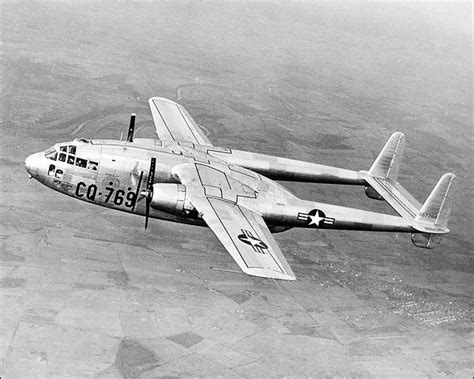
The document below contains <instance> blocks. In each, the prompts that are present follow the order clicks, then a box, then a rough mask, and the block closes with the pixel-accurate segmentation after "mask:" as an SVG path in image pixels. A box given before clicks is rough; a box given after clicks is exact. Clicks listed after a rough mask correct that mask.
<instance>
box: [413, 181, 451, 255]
mask: <svg viewBox="0 0 474 379" xmlns="http://www.w3.org/2000/svg"><path fill="white" fill-rule="evenodd" d="M455 178H456V176H455V175H454V174H451V173H448V174H444V175H443V176H442V177H441V179H440V180H439V181H438V183H437V184H436V186H435V188H434V189H433V191H432V192H431V194H430V195H429V196H428V198H427V199H426V201H425V203H424V204H423V206H422V207H421V209H420V210H419V211H418V214H417V215H416V217H415V220H414V222H413V225H412V226H413V227H414V228H415V229H416V230H418V231H419V232H421V233H413V234H412V236H411V240H412V242H413V244H414V245H415V246H418V247H424V248H428V249H431V248H433V247H435V246H438V245H439V243H440V242H441V236H442V234H446V233H449V229H448V221H449V215H450V214H451V208H452V201H451V197H450V196H449V195H450V192H451V188H452V185H453V182H454V179H455Z"/></svg>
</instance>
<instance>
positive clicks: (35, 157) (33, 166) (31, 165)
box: [25, 153, 40, 176]
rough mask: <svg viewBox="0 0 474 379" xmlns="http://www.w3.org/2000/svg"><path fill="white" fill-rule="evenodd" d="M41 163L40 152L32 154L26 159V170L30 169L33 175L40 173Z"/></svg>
mask: <svg viewBox="0 0 474 379" xmlns="http://www.w3.org/2000/svg"><path fill="white" fill-rule="evenodd" d="M39 164H40V157H39V153H35V154H31V155H30V156H29V157H28V158H26V159H25V168H26V171H28V173H29V174H30V175H31V176H35V175H38V171H39Z"/></svg>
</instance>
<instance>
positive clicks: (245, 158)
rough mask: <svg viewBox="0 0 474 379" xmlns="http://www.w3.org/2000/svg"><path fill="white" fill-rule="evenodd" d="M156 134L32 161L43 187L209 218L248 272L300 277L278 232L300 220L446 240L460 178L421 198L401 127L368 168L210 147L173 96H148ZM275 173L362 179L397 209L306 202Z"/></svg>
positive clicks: (149, 212) (423, 240)
mask: <svg viewBox="0 0 474 379" xmlns="http://www.w3.org/2000/svg"><path fill="white" fill-rule="evenodd" d="M149 104H150V108H151V112H152V115H153V120H154V123H155V128H156V133H157V135H158V138H159V139H142V138H134V127H135V115H134V114H132V117H131V121H130V126H129V129H128V136H127V139H126V140H120V141H119V140H97V139H84V138H79V139H75V140H73V141H70V142H64V143H57V144H55V145H54V146H53V147H51V148H49V149H47V150H46V151H44V152H40V153H36V154H32V155H31V156H29V157H28V158H27V159H26V160H25V166H26V169H27V170H28V172H29V174H30V178H31V177H33V178H35V179H36V180H38V181H39V182H41V183H42V184H44V185H46V186H48V187H50V188H52V189H54V190H56V191H59V192H62V193H64V194H66V195H69V196H72V197H74V198H76V199H79V200H84V201H87V202H90V203H94V204H97V205H102V206H104V207H108V208H112V209H117V210H121V211H125V212H129V213H135V214H139V215H142V216H145V228H146V227H147V225H148V219H149V218H150V217H151V218H157V219H162V220H169V221H175V222H182V223H188V224H195V225H207V226H208V227H209V228H211V230H212V231H213V232H214V234H215V235H216V237H217V238H218V239H219V241H220V242H221V243H222V245H223V246H224V247H225V249H227V251H228V252H229V253H230V255H231V256H232V258H233V259H234V260H235V262H236V263H237V264H238V265H239V266H240V268H241V269H242V270H243V271H244V272H245V273H247V274H249V275H255V276H261V277H268V278H276V279H286V280H294V279H295V274H294V273H293V271H292V269H291V268H290V266H289V264H288V262H287V261H286V259H285V257H284V256H283V254H282V252H281V250H280V248H279V247H278V244H277V242H276V241H275V239H274V237H273V236H272V233H276V232H282V231H285V230H288V229H291V228H293V227H301V228H314V229H351V230H372V231H388V232H397V233H398V232H408V233H412V241H413V243H414V244H415V245H416V246H419V247H425V248H432V247H434V246H436V245H438V244H439V242H440V240H441V236H442V235H443V234H445V233H448V232H449V229H448V228H447V224H448V218H449V213H450V209H451V202H450V199H449V197H448V192H449V190H450V188H451V185H452V183H453V180H454V178H455V176H454V175H453V174H445V175H443V176H442V177H441V179H440V180H439V182H438V184H437V185H436V186H435V188H434V190H433V191H432V193H431V194H430V195H429V197H428V198H427V200H426V201H425V203H424V204H421V203H419V202H418V201H417V200H416V199H415V198H414V197H413V196H411V195H410V194H409V193H408V191H407V190H405V189H404V188H403V187H402V186H401V185H400V184H399V182H398V180H397V178H398V172H399V168H400V161H401V159H402V153H403V149H404V146H405V136H404V134H403V133H400V132H397V133H394V134H393V135H392V136H391V137H390V139H389V140H388V142H387V143H386V145H385V147H384V148H383V149H382V151H381V152H380V154H379V156H378V157H377V159H376V160H375V162H374V163H373V165H372V167H370V169H369V170H368V171H351V170H345V169H342V168H335V167H330V166H324V165H320V164H315V163H309V162H303V161H297V160H293V159H286V158H280V157H275V156H270V155H265V154H258V153H250V152H246V151H241V150H235V149H229V148H222V147H216V146H213V145H212V143H211V142H210V141H209V140H208V139H207V138H206V136H205V135H204V134H203V132H202V131H201V129H200V127H199V126H198V124H197V123H196V122H195V121H194V120H193V119H192V117H191V116H190V115H189V113H188V112H187V111H186V110H185V109H184V108H183V107H182V106H181V105H179V104H177V103H176V102H174V101H171V100H168V99H164V98H160V97H153V98H151V99H149ZM273 180H281V181H284V180H287V181H298V182H314V183H335V184H354V185H362V186H365V193H366V194H367V196H368V197H369V198H372V199H377V200H385V201H387V202H388V203H389V204H390V205H391V206H392V208H393V209H394V210H395V211H396V212H397V213H398V214H399V215H400V217H399V216H393V215H387V214H381V213H375V212H369V211H365V210H359V209H353V208H347V207H342V206H336V205H329V204H323V203H318V202H314V201H306V200H302V199H299V198H298V197H296V196H295V195H293V194H292V193H290V192H289V191H288V190H287V189H285V188H284V187H283V186H281V185H280V184H279V183H277V182H275V181H273Z"/></svg>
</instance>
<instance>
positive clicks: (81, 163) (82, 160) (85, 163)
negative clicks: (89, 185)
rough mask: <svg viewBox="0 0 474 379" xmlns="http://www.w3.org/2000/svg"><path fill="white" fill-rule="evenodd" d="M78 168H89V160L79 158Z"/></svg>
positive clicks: (77, 159) (77, 161)
mask: <svg viewBox="0 0 474 379" xmlns="http://www.w3.org/2000/svg"><path fill="white" fill-rule="evenodd" d="M76 166H79V167H87V159H82V158H79V157H77V158H76Z"/></svg>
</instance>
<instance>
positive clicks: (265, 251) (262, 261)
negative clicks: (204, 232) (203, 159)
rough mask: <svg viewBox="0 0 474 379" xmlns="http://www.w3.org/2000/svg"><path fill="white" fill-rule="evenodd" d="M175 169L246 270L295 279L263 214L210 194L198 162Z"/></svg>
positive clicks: (208, 220)
mask: <svg viewBox="0 0 474 379" xmlns="http://www.w3.org/2000/svg"><path fill="white" fill-rule="evenodd" d="M182 166H183V167H181V168H179V167H178V168H177V169H176V170H175V172H176V174H177V175H178V177H179V178H180V180H181V183H182V184H184V185H186V190H187V193H188V196H189V201H190V202H191V204H192V205H193V206H194V207H195V208H196V210H197V211H198V212H199V214H200V216H201V217H202V219H203V220H204V221H205V222H206V224H207V225H208V226H209V228H210V229H211V230H212V231H213V232H214V234H215V235H216V237H217V238H218V239H219V241H220V242H221V243H222V245H223V246H224V247H225V248H226V249H227V251H228V252H229V253H230V255H231V256H232V258H234V260H235V262H236V263H237V264H238V265H239V267H240V268H241V269H242V271H243V272H245V273H246V274H249V275H254V276H262V277H266V278H275V279H285V280H295V279H296V277H295V274H294V273H293V271H292V269H291V267H290V266H289V264H288V262H287V261H286V259H285V257H284V256H283V254H282V252H281V250H280V248H279V247H278V244H277V242H276V241H275V239H274V238H273V235H272V234H271V232H270V230H269V229H268V227H267V225H266V224H265V221H264V220H263V218H262V216H260V215H259V214H257V213H255V212H254V211H252V210H250V209H248V208H246V207H243V206H241V205H239V204H237V203H235V202H231V201H228V200H223V199H221V198H216V197H212V196H207V195H206V193H205V189H204V187H203V186H201V185H199V184H198V183H199V175H198V173H197V171H196V168H195V165H189V164H184V165H182Z"/></svg>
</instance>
